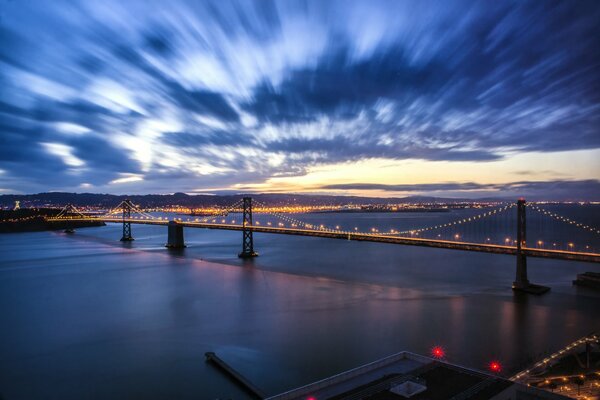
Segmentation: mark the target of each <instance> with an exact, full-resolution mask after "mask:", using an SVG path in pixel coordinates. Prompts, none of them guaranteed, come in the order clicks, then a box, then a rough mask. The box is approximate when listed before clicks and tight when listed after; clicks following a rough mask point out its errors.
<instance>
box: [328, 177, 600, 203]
mask: <svg viewBox="0 0 600 400" xmlns="http://www.w3.org/2000/svg"><path fill="white" fill-rule="evenodd" d="M318 189H323V190H335V191H371V190H373V191H385V192H401V193H412V194H420V195H421V194H428V195H436V196H439V195H440V194H442V195H443V194H444V193H446V194H451V195H453V196H455V195H457V194H459V195H461V194H462V196H464V197H466V198H469V197H471V196H473V195H475V197H485V196H491V197H515V196H516V197H518V196H525V197H527V198H532V199H543V200H545V199H560V200H580V199H587V200H597V199H599V198H600V180H594V179H589V180H556V181H517V182H509V183H487V184H484V183H475V182H445V183H429V184H428V183H425V184H397V185H386V184H372V183H348V184H331V185H323V186H319V187H318Z"/></svg>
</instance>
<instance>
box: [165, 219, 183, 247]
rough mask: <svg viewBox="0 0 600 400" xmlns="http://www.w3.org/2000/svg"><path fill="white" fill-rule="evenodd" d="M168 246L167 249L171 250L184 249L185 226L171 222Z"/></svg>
mask: <svg viewBox="0 0 600 400" xmlns="http://www.w3.org/2000/svg"><path fill="white" fill-rule="evenodd" d="M168 229H169V231H168V237H167V244H166V245H165V247H168V248H170V249H183V248H184V247H185V242H184V240H183V226H181V225H180V224H178V223H177V222H176V221H169V226H168Z"/></svg>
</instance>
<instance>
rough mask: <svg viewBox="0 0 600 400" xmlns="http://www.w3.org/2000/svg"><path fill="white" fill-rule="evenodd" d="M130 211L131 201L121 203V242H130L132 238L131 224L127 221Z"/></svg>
mask: <svg viewBox="0 0 600 400" xmlns="http://www.w3.org/2000/svg"><path fill="white" fill-rule="evenodd" d="M131 209H132V204H131V201H129V199H128V200H125V201H124V202H123V236H122V237H121V242H131V241H132V240H134V239H133V236H131V222H130V221H129V219H130V218H131Z"/></svg>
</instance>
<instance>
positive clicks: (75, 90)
mask: <svg viewBox="0 0 600 400" xmlns="http://www.w3.org/2000/svg"><path fill="white" fill-rule="evenodd" d="M3 13H4V18H3V20H2V25H1V26H0V85H2V87H3V90H2V91H0V145H1V148H0V169H2V170H5V171H7V172H6V174H3V175H2V176H1V177H0V187H11V188H13V187H17V190H20V191H26V190H34V191H42V190H46V189H47V187H51V188H60V189H64V190H76V189H77V188H79V187H80V186H81V185H82V184H90V185H92V186H93V187H94V188H107V186H106V185H108V183H109V182H111V181H115V180H118V179H120V178H121V177H122V176H143V177H144V179H143V181H135V182H126V184H128V185H130V186H127V187H128V188H131V189H132V190H149V189H153V190H161V188H162V187H164V185H165V182H167V181H168V179H169V177H170V178H171V179H172V182H173V184H177V185H179V186H180V187H179V188H178V190H186V189H189V190H193V189H196V188H198V185H205V186H209V185H214V186H219V187H221V186H222V185H243V184H260V183H264V182H266V181H268V180H269V179H270V178H274V177H283V176H298V175H303V174H305V173H307V171H309V170H310V169H311V168H312V167H315V166H326V165H332V164H335V163H340V162H359V161H362V160H367V159H373V158H378V159H388V160H424V161H448V162H466V163H471V162H472V163H478V164H477V165H481V163H486V162H489V161H496V160H506V159H510V157H513V156H515V155H519V154H523V153H527V152H542V153H548V154H551V153H554V152H562V151H572V150H580V149H587V150H589V149H600V134H599V132H598V126H600V75H599V74H598V73H597V66H598V65H600V52H598V51H595V49H596V48H597V45H596V38H597V37H599V36H600V7H598V5H597V2H595V1H585V0H584V1H578V2H576V3H574V2H560V3H559V2H556V3H554V2H553V3H547V2H545V3H540V2H535V1H522V2H514V3H511V2H503V3H498V4H493V5H490V4H489V3H488V2H470V1H469V2H466V1H461V0H457V1H454V2H452V3H447V4H446V3H445V4H442V5H440V4H438V3H435V2H428V1H423V2H418V3H405V2H397V1H369V2H368V3H364V2H343V1H330V2H325V3H323V2H321V1H311V0H309V1H306V2H294V1H289V2H287V1H286V2H276V3H271V2H235V1H231V2H228V1H224V2H220V3H218V4H217V3H211V2H206V3H198V2H189V1H184V0H176V1H173V2H170V3H169V4H168V5H165V4H162V3H152V4H151V5H149V4H148V3H146V2H142V1H131V2H126V3H123V2H117V1H108V2H84V1H79V2H78V1H75V2H63V1H61V0H57V1H56V2H53V3H52V5H51V6H48V5H46V4H45V3H42V2H36V1H32V2H25V3H23V2H12V3H8V4H7V5H5V6H4V8H3ZM61 126H62V127H65V126H71V127H73V126H77V127H78V129H79V131H78V132H79V133H78V134H77V135H75V134H72V132H71V134H69V132H66V131H65V130H64V129H60V127H61ZM79 127H80V128H79ZM43 143H53V144H56V145H58V146H59V147H56V146H54V147H48V146H47V145H44V144H43ZM60 146H62V147H60ZM65 146H66V147H65ZM57 149H62V150H60V151H61V152H62V153H60V154H63V157H62V158H61V157H60V156H57ZM65 149H69V150H68V151H69V152H70V153H69V154H71V155H72V157H75V158H76V159H77V160H80V161H81V165H77V166H75V165H73V159H71V158H68V157H67V158H66V156H64V154H66V150H65ZM53 152H54V153H53ZM549 157H552V156H551V155H549ZM65 160H71V161H70V163H71V165H69V163H65V162H64V161H65ZM473 168H479V166H474V167H473ZM518 168H519V169H522V170H525V169H526V170H529V169H536V168H530V166H519V167H518ZM547 169H548V168H546V167H543V170H547ZM467 170H468V169H466V170H465V171H467ZM596 170H597V169H594V168H588V169H585V170H580V171H573V173H571V174H570V175H567V176H569V177H573V176H575V177H577V178H582V179H583V178H595V177H596V176H595V172H594V171H596ZM50 171H51V172H52V173H50ZM590 171H592V172H590ZM376 173H377V171H373V174H376ZM124 174H125V175H124ZM127 174H129V175H127ZM539 175H540V173H539V172H538V176H537V177H539ZM554 175H555V176H556V177H557V178H565V176H563V175H559V174H554ZM596 175H597V174H596ZM7 177H13V178H11V179H13V180H10V181H8V179H9V178H7ZM529 177H530V178H532V179H536V178H537V177H536V176H535V174H534V175H528V178H529ZM460 178H461V179H462V180H470V178H469V176H468V173H467V172H465V176H462V177H460ZM218 182H222V184H219V183H218ZM531 182H533V180H532V181H531ZM558 182H562V183H563V184H562V186H561V187H563V186H564V185H567V186H568V185H569V184H568V183H566V181H558ZM474 184H480V183H476V182H474ZM121 186H122V187H125V184H123V185H121ZM542 186H543V188H542V187H540V188H534V187H528V189H527V190H538V191H542V190H546V189H547V190H549V191H551V192H552V193H555V192H557V191H558V188H557V187H555V188H552V187H549V186H548V185H542ZM592 187H593V186H592ZM544 188H545V189H544ZM513 189H514V190H517V189H516V188H515V187H512V188H511V190H513ZM382 190H385V189H382ZM449 190H450V189H449ZM451 190H457V191H460V190H462V189H460V188H456V189H451ZM473 190H479V189H473ZM481 190H485V189H484V188H482V189H481ZM590 190H591V189H590Z"/></svg>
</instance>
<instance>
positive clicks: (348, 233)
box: [47, 197, 600, 293]
mask: <svg viewBox="0 0 600 400" xmlns="http://www.w3.org/2000/svg"><path fill="white" fill-rule="evenodd" d="M254 203H257V204H258V205H259V207H263V209H264V210H269V208H268V207H266V205H265V204H262V203H259V202H256V201H255V202H254ZM515 209H516V215H511V211H514V210H515ZM527 209H531V210H532V211H534V212H535V213H536V214H537V215H538V216H539V217H540V218H538V220H539V221H541V222H539V221H538V226H537V228H539V229H541V231H542V232H543V231H548V226H547V225H546V221H547V220H551V221H558V222H559V223H562V224H566V225H567V226H568V227H570V228H573V229H577V230H579V231H584V232H586V233H588V234H591V235H593V236H594V239H595V240H597V239H598V237H600V229H597V228H595V227H592V226H589V225H586V224H583V223H580V222H576V221H574V220H571V219H569V218H566V217H564V216H561V215H558V214H556V213H554V212H552V211H549V210H546V209H543V208H541V207H539V206H538V205H536V204H528V203H527V202H526V201H525V200H524V199H520V200H518V201H517V202H516V203H512V204H507V205H503V206H501V207H499V208H496V209H493V210H489V211H485V212H483V213H481V214H478V215H474V216H471V217H466V218H461V219H458V220H455V221H449V222H445V223H440V224H437V225H433V226H426V227H421V228H417V229H410V230H395V229H391V230H390V231H389V232H379V230H378V229H375V228H372V229H371V230H370V231H368V232H364V231H359V230H358V228H356V227H355V228H354V230H347V229H346V230H344V229H342V228H340V227H339V226H336V227H335V228H332V227H327V226H325V225H322V224H310V223H306V222H303V221H300V220H298V219H296V218H294V217H292V216H290V215H287V214H283V213H278V212H271V211H259V213H258V214H260V215H268V216H269V217H271V218H275V219H276V220H278V221H279V222H278V223H276V224H273V222H271V221H269V222H266V223H264V222H263V223H261V222H260V221H254V220H253V200H252V198H251V197H244V198H242V199H240V200H239V201H237V202H236V203H234V204H233V205H231V206H230V207H226V208H222V209H220V210H219V211H217V212H215V213H214V214H210V215H207V216H204V217H202V218H195V219H194V218H190V219H188V220H186V221H183V220H181V219H172V220H168V219H166V218H164V217H158V216H155V215H152V214H150V213H148V212H146V211H144V210H142V209H140V207H138V206H136V205H135V204H133V203H132V202H131V201H129V200H124V201H122V202H121V203H120V204H119V205H118V206H116V207H115V208H113V209H112V210H110V211H108V212H107V213H106V214H103V215H90V214H85V213H83V212H81V211H80V210H78V209H77V208H75V207H74V206H73V205H68V206H66V207H65V208H64V209H62V210H61V212H60V213H59V214H58V215H57V216H55V217H51V218H47V220H48V221H50V222H53V221H62V222H64V221H73V222H75V221H101V222H105V223H119V224H122V227H123V231H122V233H123V234H122V237H121V241H132V240H134V238H133V236H132V228H131V227H132V224H142V225H159V226H166V227H167V232H168V237H167V244H166V247H168V248H174V249H177V248H184V247H185V241H184V228H203V229H221V230H231V231H240V232H242V251H241V252H240V253H239V257H241V258H252V257H256V256H257V255H258V254H257V253H256V252H255V250H254V237H253V233H254V232H257V233H270V234H284V235H295V236H311V237H320V238H329V239H341V240H351V241H352V240H354V241H363V242H377V243H390V244H399V245H407V246H421V247H433V248H443V249H453V250H462V251H474V252H482V253H493V254H505V255H512V256H515V257H516V273H515V281H514V282H513V286H512V287H513V289H515V290H521V291H525V292H531V293H543V292H545V291H547V290H548V289H549V288H546V287H543V286H540V285H535V284H533V283H530V282H529V279H528V276H527V258H528V257H536V258H550V259H557V260H569V261H579V262H589V263H596V264H598V263H600V251H599V249H598V248H594V247H593V246H589V245H586V246H578V247H577V248H576V247H575V245H574V244H573V243H572V242H568V243H567V244H566V246H565V248H560V246H557V243H552V246H550V245H548V246H546V245H544V243H545V242H544V241H542V240H537V241H534V246H531V245H529V243H528V242H527ZM235 214H241V220H238V222H237V223H236V221H235V220H229V221H228V220H227V219H226V218H227V217H228V216H230V215H235ZM499 216H502V218H504V222H503V223H502V221H500V222H501V223H500V224H499V225H500V226H504V228H505V229H508V230H509V231H510V232H513V233H514V237H515V238H514V239H512V238H511V237H504V236H506V233H505V232H504V231H502V230H500V231H502V232H501V233H502V234H501V235H500V236H501V237H502V240H500V242H498V240H492V239H491V238H490V237H486V236H487V235H483V236H482V235H481V233H477V232H476V233H473V227H479V228H481V227H482V224H481V221H489V220H494V219H495V220H497V219H498V217H499ZM507 221H509V222H512V224H507V223H506V222H507ZM496 225H498V221H496ZM513 225H514V226H513ZM469 227H471V231H469ZM465 228H466V229H465ZM486 229H489V226H488V225H487V223H484V224H483V230H484V233H486V231H485V230H486ZM489 230H490V231H491V232H494V228H492V229H489ZM496 230H498V229H496ZM496 233H497V232H496ZM469 236H471V240H468V237H469ZM496 236H498V235H496Z"/></svg>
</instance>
